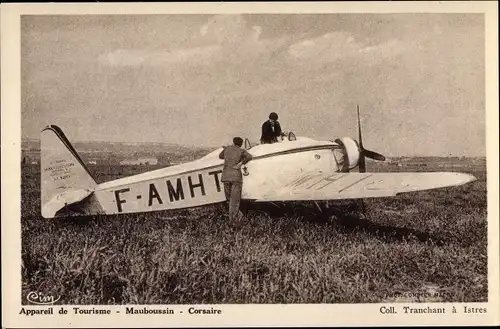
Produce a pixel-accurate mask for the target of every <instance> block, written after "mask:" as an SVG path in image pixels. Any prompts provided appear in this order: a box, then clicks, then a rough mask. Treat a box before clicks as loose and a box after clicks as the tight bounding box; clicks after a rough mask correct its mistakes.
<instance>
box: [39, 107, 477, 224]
mask: <svg viewBox="0 0 500 329" xmlns="http://www.w3.org/2000/svg"><path fill="white" fill-rule="evenodd" d="M358 130H359V143H358V142H356V141H355V140H354V139H352V138H349V137H344V138H342V139H336V140H335V141H318V140H313V139H310V138H306V137H296V136H295V135H294V134H293V133H292V132H290V133H289V134H288V135H287V136H286V137H284V138H282V140H281V141H279V142H277V143H273V144H258V145H254V146H252V145H250V143H249V141H248V140H247V139H246V140H245V145H244V147H245V148H246V149H247V150H248V151H249V152H250V153H251V154H252V156H253V160H252V161H250V162H249V163H248V164H246V165H245V166H243V167H242V171H243V175H244V176H243V191H242V199H244V200H251V201H255V202H272V201H276V202H278V201H306V200H311V201H327V200H340V199H364V198H374V197H391V196H396V195H398V194H400V193H405V192H414V191H421V190H429V189H436V188H442V187H449V186H458V185H463V184H466V183H468V182H472V181H474V180H475V177H474V176H472V175H469V174H464V173H455V172H390V173H388V172H387V173H382V172H377V173H372V172H370V173H367V172H366V166H365V158H371V159H374V160H379V161H384V160H385V157H384V156H383V155H381V154H378V153H376V152H373V151H369V150H366V149H364V148H363V143H362V137H361V126H360V122H359V108H358ZM40 140H41V208H42V209H41V212H42V216H43V217H45V218H54V217H58V216H68V214H69V215H99V214H103V215H112V214H125V213H138V212H150V211H161V210H170V209H180V208H189V207H198V206H203V205H208V204H214V203H219V202H224V201H226V199H225V195H224V189H223V186H222V183H221V181H220V178H221V174H222V167H223V160H221V159H219V153H220V152H221V151H222V148H219V149H217V150H214V151H213V152H211V153H209V154H207V155H206V156H204V157H202V158H200V159H198V160H195V161H192V162H188V163H184V164H180V165H175V166H171V167H166V168H161V169H157V170H153V171H150V172H146V173H142V174H138V175H134V176H130V177H125V178H120V179H117V180H113V181H109V182H104V183H101V184H97V183H96V182H95V181H94V179H93V178H92V176H91V174H90V172H89V170H88V169H87V167H86V166H85V164H84V163H83V161H82V159H81V158H80V156H79V155H78V154H77V152H76V151H75V149H74V148H73V146H72V145H71V144H70V142H69V141H68V139H67V138H66V136H65V135H64V133H63V132H62V130H61V129H60V128H59V127H57V126H54V125H51V126H48V127H46V128H45V129H44V130H43V131H42V133H41V137H40ZM356 167H357V168H358V171H357V172H350V171H351V170H352V169H354V168H356Z"/></svg>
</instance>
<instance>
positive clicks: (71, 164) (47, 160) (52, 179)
mask: <svg viewBox="0 0 500 329" xmlns="http://www.w3.org/2000/svg"><path fill="white" fill-rule="evenodd" d="M40 146H41V150H40V152H41V163H40V164H41V182H40V183H41V201H42V203H41V206H42V209H41V210H42V216H43V217H45V218H52V217H55V216H56V214H58V213H61V211H60V210H61V209H62V208H64V207H67V206H70V205H73V208H76V204H77V203H79V205H80V208H82V207H83V209H81V211H82V212H84V213H87V214H93V213H96V214H97V213H100V212H101V211H102V207H100V205H99V202H98V201H97V200H96V198H89V196H90V195H91V194H93V191H94V190H95V188H96V186H97V184H96V182H95V181H94V179H93V178H92V175H91V174H90V172H89V170H88V169H87V167H86V166H85V164H84V163H83V161H82V159H81V158H80V156H79V155H78V153H77V152H76V150H75V149H74V148H73V146H72V145H71V143H70V142H69V141H68V139H67V138H66V136H65V135H64V133H63V132H62V130H61V129H60V128H59V127H57V126H54V125H51V126H48V127H47V128H45V129H44V130H42V133H41V135H40ZM83 200H86V202H82V201H83ZM89 201H91V204H88V203H89ZM99 209H101V210H99ZM89 212H91V213H89Z"/></svg>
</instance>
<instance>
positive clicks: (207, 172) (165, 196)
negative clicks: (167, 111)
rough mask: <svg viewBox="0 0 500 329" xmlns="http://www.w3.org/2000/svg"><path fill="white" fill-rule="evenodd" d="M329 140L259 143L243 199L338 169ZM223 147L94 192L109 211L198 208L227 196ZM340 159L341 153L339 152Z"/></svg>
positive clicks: (334, 145) (245, 179) (249, 165)
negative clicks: (220, 156)
mask: <svg viewBox="0 0 500 329" xmlns="http://www.w3.org/2000/svg"><path fill="white" fill-rule="evenodd" d="M334 149H340V146H339V145H338V144H337V143H334V142H331V141H316V140H313V139H309V138H305V137H299V138H297V140H294V141H288V140H287V139H285V140H284V141H282V142H278V143H273V144H260V145H256V146H254V147H252V148H251V149H249V150H248V151H249V153H250V154H252V156H253V160H252V161H250V162H249V163H247V164H246V168H247V172H248V175H244V176H243V190H242V198H243V199H248V200H257V199H261V198H262V197H263V196H265V195H266V193H268V192H270V191H269V190H270V189H272V188H273V187H275V186H278V185H279V184H277V183H278V182H290V181H293V180H294V179H296V178H297V177H300V176H303V175H304V174H305V173H311V174H317V173H323V172H336V171H339V164H338V162H337V161H338V159H336V156H335V155H334V151H333V150H334ZM221 151H222V148H219V149H217V150H215V151H213V152H211V153H210V154H208V155H206V156H204V157H202V158H200V159H198V160H195V161H192V162H189V163H185V164H181V165H176V166H171V167H167V168H162V169H158V170H154V171H150V172H146V173H142V174H138V175H134V176H129V177H125V178H120V179H117V180H114V181H109V182H105V183H101V184H99V185H98V186H97V188H96V189H95V191H94V195H95V197H96V198H97V200H98V201H99V203H100V205H101V206H102V208H103V209H102V210H103V212H104V213H106V214H122V213H135V212H149V211H158V210H168V209H179V208H186V207H196V206H201V205H206V204H213V203H219V202H223V201H225V200H226V198H225V194H224V186H223V183H222V182H221V176H222V168H223V163H224V161H223V160H221V159H219V153H220V152H221ZM337 157H338V156H337Z"/></svg>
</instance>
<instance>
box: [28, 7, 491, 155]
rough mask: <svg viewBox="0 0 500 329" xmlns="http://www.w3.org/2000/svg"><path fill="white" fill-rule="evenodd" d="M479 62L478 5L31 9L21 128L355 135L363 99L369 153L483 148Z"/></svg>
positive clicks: (179, 137) (180, 134)
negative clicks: (278, 129) (186, 11)
mask: <svg viewBox="0 0 500 329" xmlns="http://www.w3.org/2000/svg"><path fill="white" fill-rule="evenodd" d="M484 70H485V63H484V17H483V16H482V15H480V14H258V15H257V14H255V15H252V14H248V15H193V14H191V15H116V16H113V15H78V16H75V15H65V16H23V17H22V19H21V79H22V80H21V97H22V137H24V138H38V136H39V133H40V131H41V130H42V129H43V128H44V127H45V126H46V125H49V124H56V125H59V126H60V127H61V128H62V129H63V131H64V132H65V133H66V135H67V136H68V138H69V139H70V141H92V140H99V141H111V142H148V141H149V142H166V143H178V144H184V145H198V146H215V147H218V146H220V145H227V144H230V143H231V140H232V138H233V137H234V136H241V137H243V138H248V139H249V140H251V141H256V140H258V139H259V137H260V127H261V125H262V123H263V122H264V121H265V120H267V118H268V115H269V113H270V112H271V111H274V112H277V113H278V114H279V118H280V119H279V121H280V123H281V126H282V128H283V130H285V131H293V132H294V133H295V134H296V135H297V136H307V137H311V138H314V139H318V140H333V139H335V138H337V137H343V136H351V137H355V138H356V139H357V121H356V120H357V119H356V106H357V105H359V106H360V111H361V123H362V127H363V144H364V146H365V147H366V148H369V149H373V150H376V151H378V152H381V153H383V154H385V155H387V156H398V155H409V156H411V155H424V156H431V155H434V156H484V155H485V152H486V151H485V149H486V147H485V140H486V138H485V130H486V129H485V81H484V77H485V72H484Z"/></svg>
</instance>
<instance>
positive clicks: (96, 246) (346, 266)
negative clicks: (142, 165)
mask: <svg viewBox="0 0 500 329" xmlns="http://www.w3.org/2000/svg"><path fill="white" fill-rule="evenodd" d="M369 169H370V168H369ZM372 169H373V168H372ZM399 169H401V168H399ZM411 169H412V168H405V169H404V170H411ZM453 169H454V170H457V168H453ZM459 169H460V171H465V172H471V173H473V174H474V175H475V176H476V177H477V178H478V181H476V182H474V183H471V184H468V185H466V186H462V187H457V188H450V189H442V190H435V191H426V192H418V193H410V194H406V195H402V196H398V197H395V198H387V199H370V200H366V201H365V206H366V214H367V217H369V218H368V219H363V218H362V217H363V216H359V215H357V213H356V212H355V211H354V212H351V211H350V210H349V207H345V206H349V205H353V204H354V205H356V204H357V203H355V202H354V203H352V202H350V203H346V204H345V205H343V206H344V207H343V209H344V216H342V217H341V218H337V219H335V218H330V219H329V220H328V219H327V220H325V218H321V216H318V215H317V214H316V213H315V212H314V207H312V206H311V205H310V204H307V203H304V204H299V203H296V204H289V205H287V206H285V207H284V208H281V209H277V208H274V211H272V210H273V207H274V206H267V207H268V209H267V211H262V209H256V208H252V209H250V210H249V212H248V213H247V215H246V217H245V219H244V222H243V224H242V225H241V227H237V226H236V225H234V223H230V222H228V219H227V217H226V215H225V211H226V206H225V205H224V204H221V205H216V206H211V207H206V208H197V209H190V210H181V211H173V212H157V213H149V214H136V215H120V216H106V217H97V218H78V219H77V218H69V219H57V220H45V219H43V218H42V217H41V215H40V210H39V209H40V191H39V188H40V184H39V177H40V174H39V171H38V168H35V167H34V166H31V167H29V166H28V167H26V168H24V169H23V177H22V218H21V220H22V260H23V267H22V282H23V287H22V294H23V296H22V300H23V302H26V295H27V294H28V292H30V291H41V292H44V293H46V294H48V293H51V294H52V295H60V296H61V300H60V303H64V304H135V303H140V304H179V303H186V304H195V303H197V304H198V303H371V302H382V301H403V300H405V301H409V300H414V301H419V300H420V301H421V300H422V299H417V298H416V297H411V296H410V295H406V297H405V298H404V299H402V298H401V297H399V298H398V294H404V293H412V294H413V296H415V294H418V293H427V294H432V293H437V294H438V296H437V297H435V298H433V299H431V298H430V297H427V298H425V300H435V301H456V302H459V301H460V302H472V301H486V300H487V287H488V284H487V216H486V173H485V168H484V166H482V167H478V166H475V167H473V166H469V167H466V168H459ZM92 170H93V172H94V176H95V177H96V180H98V181H99V182H101V181H105V180H109V179H114V178H117V177H119V176H122V175H125V174H132V173H134V170H133V169H128V171H127V172H124V171H123V170H124V169H122V168H118V167H115V168H107V167H93V168H92ZM426 170H439V171H444V170H447V168H430V167H427V168H426ZM269 207H270V208H269ZM333 219H335V220H333ZM427 296H428V295H427Z"/></svg>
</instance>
